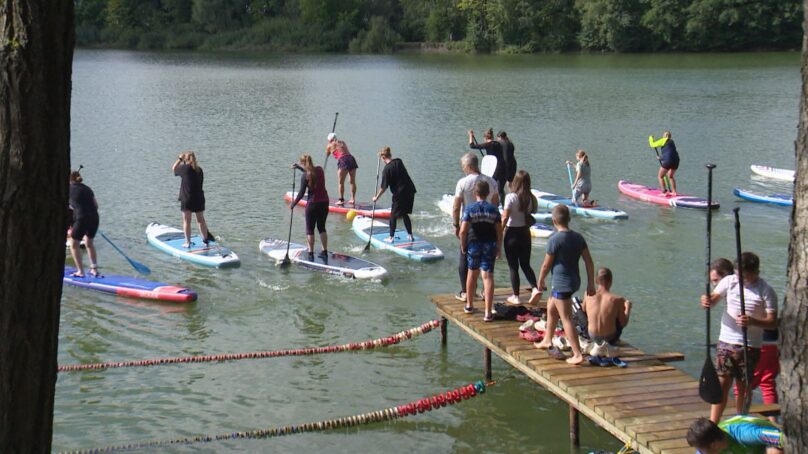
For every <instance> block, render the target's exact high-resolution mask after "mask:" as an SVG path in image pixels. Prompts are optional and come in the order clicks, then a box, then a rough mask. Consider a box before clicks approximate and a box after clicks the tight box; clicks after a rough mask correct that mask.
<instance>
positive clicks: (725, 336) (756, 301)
mask: <svg viewBox="0 0 808 454" xmlns="http://www.w3.org/2000/svg"><path fill="white" fill-rule="evenodd" d="M740 262H741V263H736V264H735V269H736V274H730V275H728V276H726V277H724V278H723V279H721V281H720V282H719V283H718V285H716V286H715V288H714V289H713V291H712V293H711V294H710V295H709V296H708V295H702V297H701V305H702V307H704V308H709V307H713V306H715V305H716V304H717V303H718V301H719V300H720V299H721V298H724V299H725V300H726V301H727V307H726V310H725V311H724V313H723V315H722V316H721V332H720V334H719V336H718V347H717V354H716V356H717V357H716V363H717V367H716V372H717V373H718V380H719V382H720V383H721V390H722V398H721V402H720V403H718V404H714V405H712V406H711V407H710V419H711V420H712V421H713V422H718V421H720V420H721V416H722V415H723V413H724V408H725V407H726V405H727V399H728V395H729V389H730V387H731V386H732V382H733V380H734V381H735V383H736V384H737V386H738V397H737V399H736V402H735V406H736V410H737V412H738V413H739V414H740V413H742V412H743V403H744V398H745V395H746V392H747V383H746V367H747V366H748V367H749V368H750V369H751V370H755V366H757V362H758V360H759V358H760V347H761V344H762V338H763V330H764V329H775V328H777V294H776V293H775V292H774V289H773V288H772V287H771V286H770V285H769V284H767V283H766V281H764V280H763V279H762V278H761V277H760V259H759V258H758V256H757V255H755V254H753V253H751V252H744V253H743V254H741V259H740ZM738 267H741V270H742V271H743V278H744V302H745V304H744V306H745V307H744V308H745V309H746V315H741V296H740V293H741V292H740V289H739V281H738V274H737V269H738ZM743 327H747V339H748V345H749V348H748V350H747V356H748V358H749V364H748V365H747V364H745V363H744V351H743V350H744V349H743V330H742V328H743ZM749 392H751V390H749Z"/></svg>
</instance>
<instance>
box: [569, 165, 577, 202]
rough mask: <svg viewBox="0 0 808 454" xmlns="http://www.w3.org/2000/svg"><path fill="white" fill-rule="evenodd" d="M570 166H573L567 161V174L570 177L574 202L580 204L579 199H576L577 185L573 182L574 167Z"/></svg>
mask: <svg viewBox="0 0 808 454" xmlns="http://www.w3.org/2000/svg"><path fill="white" fill-rule="evenodd" d="M570 167H572V164H570V163H567V176H568V177H569V180H570V190H571V191H572V204H573V205H575V206H578V201H577V200H575V186H574V185H573V183H572V169H570Z"/></svg>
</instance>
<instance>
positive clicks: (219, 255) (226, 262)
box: [146, 222, 241, 267]
mask: <svg viewBox="0 0 808 454" xmlns="http://www.w3.org/2000/svg"><path fill="white" fill-rule="evenodd" d="M146 238H147V239H148V240H149V243H150V244H151V245H152V246H154V247H156V248H157V249H160V250H161V251H163V252H166V253H168V254H170V255H173V256H174V257H179V258H181V259H183V260H187V261H189V262H194V263H197V264H199V265H205V266H215V267H226V266H239V265H240V264H241V261H240V260H239V258H238V255H236V253H235V252H233V251H231V250H230V249H228V248H226V247H221V246H219V245H218V244H217V243H216V241H210V242H209V243H208V244H205V243H204V242H203V241H202V237H201V236H199V235H195V236H192V237H191V246H190V247H182V245H183V243H185V235H184V234H183V233H182V230H178V229H175V228H174V227H169V226H167V225H162V224H158V223H156V222H152V223H151V224H149V225H148V226H147V227H146Z"/></svg>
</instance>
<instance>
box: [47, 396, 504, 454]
mask: <svg viewBox="0 0 808 454" xmlns="http://www.w3.org/2000/svg"><path fill="white" fill-rule="evenodd" d="M496 383H497V382H496V381H490V382H487V383H484V382H482V381H478V382H475V383H469V384H468V385H465V386H461V387H459V388H455V389H452V390H450V391H446V392H445V393H441V394H435V395H433V396H430V397H425V398H423V399H418V400H416V401H412V402H410V403H407V404H404V405H399V406H396V407H390V408H386V409H384V410H378V411H373V412H370V413H364V414H361V415H355V416H344V417H341V418H337V419H328V420H325V421H318V422H310V423H303V424H296V425H288V426H280V427H273V428H269V429H257V430H251V431H246V432H230V433H225V434H219V435H197V436H195V437H187V438H175V439H172V440H155V441H146V442H142V443H130V444H127V445H115V446H106V447H103V448H92V449H79V450H76V451H62V452H61V453H60V454H95V453H101V452H115V451H131V450H135V449H145V448H156V447H160V446H168V445H179V444H184V445H187V444H193V443H204V442H211V441H222V440H236V439H246V438H270V437H280V436H283V435H292V434H300V433H306V432H323V431H327V430H334V429H341V428H343V427H354V426H359V425H365V424H371V423H376V422H382V421H391V420H394V419H398V418H404V417H407V416H410V415H414V414H416V413H423V412H425V411H431V410H436V409H438V408H440V407H445V406H447V405H453V404H456V403H458V402H460V401H462V400H467V399H470V398H472V397H476V396H477V395H478V394H482V393H484V392H485V388H486V386H493V385H495V384H496Z"/></svg>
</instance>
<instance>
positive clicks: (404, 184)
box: [373, 147, 416, 243]
mask: <svg viewBox="0 0 808 454" xmlns="http://www.w3.org/2000/svg"><path fill="white" fill-rule="evenodd" d="M379 157H380V158H381V160H382V161H384V169H383V170H382V182H381V185H379V191H378V192H377V193H376V195H374V196H373V201H374V202H376V201H377V200H379V197H381V196H382V194H384V191H385V190H387V188H388V187H389V188H390V192H391V193H392V194H393V206H392V208H391V210H390V237H389V238H387V239H386V240H385V241H387V242H388V243H392V242H393V237H394V236H395V233H396V221H397V220H398V218H401V220H402V221H404V228H405V229H406V230H407V235H408V236H409V240H410V241H413V237H412V221H410V214H412V206H413V203H414V202H415V193H416V190H415V184H414V183H413V182H412V178H410V174H409V173H408V172H407V168H406V167H404V162H402V161H401V159H399V158H393V156H392V153H391V152H390V147H384V148H382V149H381V150H379Z"/></svg>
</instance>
